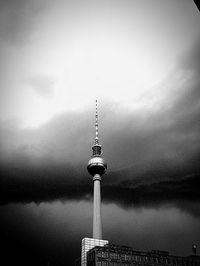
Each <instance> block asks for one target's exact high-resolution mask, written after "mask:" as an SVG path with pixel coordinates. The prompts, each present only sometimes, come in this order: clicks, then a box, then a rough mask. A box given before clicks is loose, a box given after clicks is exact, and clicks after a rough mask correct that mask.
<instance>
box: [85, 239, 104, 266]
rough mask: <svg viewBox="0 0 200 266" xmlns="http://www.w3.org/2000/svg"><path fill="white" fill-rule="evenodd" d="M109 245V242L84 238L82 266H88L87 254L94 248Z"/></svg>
mask: <svg viewBox="0 0 200 266" xmlns="http://www.w3.org/2000/svg"><path fill="white" fill-rule="evenodd" d="M106 244H108V241H107V240H101V239H94V238H83V239H82V243H81V265H84V266H86V265H87V252H88V251H89V250H91V249H92V248H94V247H96V246H98V247H102V246H104V245H106Z"/></svg>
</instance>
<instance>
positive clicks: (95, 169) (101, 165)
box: [87, 156, 107, 176]
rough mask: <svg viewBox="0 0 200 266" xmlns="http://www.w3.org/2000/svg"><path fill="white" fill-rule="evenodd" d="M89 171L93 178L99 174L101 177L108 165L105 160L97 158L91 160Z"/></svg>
mask: <svg viewBox="0 0 200 266" xmlns="http://www.w3.org/2000/svg"><path fill="white" fill-rule="evenodd" d="M87 169H88V172H89V173H90V174H91V175H92V176H94V175H95V174H99V175H100V176H101V175H103V174H104V173H105V171H106V169H107V164H106V162H105V160H104V159H102V158H101V157H99V156H96V157H93V158H91V159H90V160H89V162H88V166H87Z"/></svg>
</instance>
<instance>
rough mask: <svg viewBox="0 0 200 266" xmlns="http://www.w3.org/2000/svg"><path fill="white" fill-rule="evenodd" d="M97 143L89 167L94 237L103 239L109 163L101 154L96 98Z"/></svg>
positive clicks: (93, 148) (93, 147)
mask: <svg viewBox="0 0 200 266" xmlns="http://www.w3.org/2000/svg"><path fill="white" fill-rule="evenodd" d="M95 131H96V135H95V143H94V145H93V146H92V151H93V154H92V158H91V159H90V160H89V162H88V165H87V169H88V172H89V173H90V174H91V175H92V176H93V182H94V194H93V238H95V239H102V224H101V176H102V175H103V174H104V173H105V171H106V169H107V164H106V162H105V161H104V160H103V158H102V156H101V154H102V150H101V145H100V144H99V132H98V109H97V100H96V112H95Z"/></svg>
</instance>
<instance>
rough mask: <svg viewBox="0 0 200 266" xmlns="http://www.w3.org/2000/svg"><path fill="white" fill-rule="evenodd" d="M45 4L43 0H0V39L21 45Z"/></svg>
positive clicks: (27, 38) (30, 32) (29, 34)
mask: <svg viewBox="0 0 200 266" xmlns="http://www.w3.org/2000/svg"><path fill="white" fill-rule="evenodd" d="M45 6H46V4H45V1H32V0H18V1H13V0H8V1H7V0H1V1H0V40H3V41H6V42H8V43H10V44H12V45H19V44H20V45H22V44H24V43H26V42H27V40H29V37H30V36H31V34H32V31H33V29H34V26H35V21H36V18H37V16H38V14H40V12H41V11H42V10H43V9H44V7H45Z"/></svg>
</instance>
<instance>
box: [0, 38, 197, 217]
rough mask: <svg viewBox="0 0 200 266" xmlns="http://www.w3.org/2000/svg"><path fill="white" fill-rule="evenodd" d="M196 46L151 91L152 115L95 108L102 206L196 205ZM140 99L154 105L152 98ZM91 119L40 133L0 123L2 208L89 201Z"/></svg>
mask: <svg viewBox="0 0 200 266" xmlns="http://www.w3.org/2000/svg"><path fill="white" fill-rule="evenodd" d="M198 42H199V40H198V41H197V42H196V44H195V45H194V47H192V49H191V51H190V52H188V57H187V56H184V58H183V60H179V62H178V64H179V67H180V68H181V70H180V71H179V72H178V74H179V75H178V76H177V75H176V74H177V73H175V74H173V75H172V76H170V77H168V79H166V80H165V82H164V83H162V84H160V86H159V87H158V88H156V89H157V90H158V91H157V92H159V90H160V91H162V93H161V94H162V95H164V96H163V97H165V101H164V102H162V105H160V106H158V108H157V109H156V108H154V109H152V110H151V109H150V111H149V110H148V111H147V112H146V111H145V110H141V111H140V112H139V111H136V112H127V110H125V109H123V108H121V107H119V106H117V105H115V104H114V103H110V102H105V103H104V104H103V105H101V108H100V114H99V116H100V132H99V133H100V139H101V140H102V145H103V150H104V157H105V159H106V161H107V162H108V173H107V176H105V178H104V182H103V199H104V200H105V201H107V202H109V201H112V202H116V203H118V204H120V205H123V206H132V205H135V204H136V205H137V204H139V205H142V204H146V205H148V204H154V203H156V204H160V203H166V202H167V201H168V202H176V204H179V206H182V208H183V205H184V204H183V205H181V204H180V202H181V201H183V202H185V201H187V202H189V201H194V202H199V195H198V192H197V190H196V189H197V187H198V186H199V183H198V182H199V181H198V180H199V166H198V165H199V151H200V135H199V131H200V124H199V122H198V121H199V119H198V118H199V115H200V108H199V106H200V101H199V99H200V97H199V96H200V95H199V85H200V80H199V76H198V75H197V72H198V67H199V65H198V64H197V63H196V62H197V61H198V56H197V55H199V47H200V46H199V45H197V43H198ZM176 81H177V83H176ZM167 89H169V90H168V91H163V90H167ZM157 92H156V93H155V94H156V95H159V93H157ZM145 97H150V99H152V101H153V100H154V95H152V94H149V95H145ZM158 100H159V101H160V100H161V101H162V98H161V99H160V98H158ZM155 103H156V101H155ZM155 110H156V111H155ZM92 112H93V110H91V109H88V110H84V111H81V112H78V111H77V112H71V113H67V114H62V115H59V116H57V117H55V118H53V119H52V120H51V121H49V122H48V123H46V124H44V125H42V126H41V127H40V128H38V129H20V128H18V127H17V126H16V125H13V124H12V126H11V124H10V123H7V122H5V123H1V139H0V145H1V154H0V156H1V171H2V175H1V179H0V180H1V189H2V193H1V203H7V202H15V201H18V202H21V201H22V202H31V201H34V202H41V201H51V200H55V199H60V200H65V199H70V198H71V199H77V200H79V199H83V198H84V199H87V198H91V193H92V184H91V180H90V179H89V177H88V174H87V172H86V164H87V159H89V157H90V155H91V145H92V144H93V136H94V134H93V133H94V130H92V128H93V119H92V115H91V114H92ZM89 129H90V130H89ZM119 195H120V196H121V197H120V199H119ZM184 206H185V205H184ZM186 209H187V210H188V208H186ZM188 211H189V210H188ZM192 212H193V213H194V210H193V211H192ZM197 215H198V212H197Z"/></svg>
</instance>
